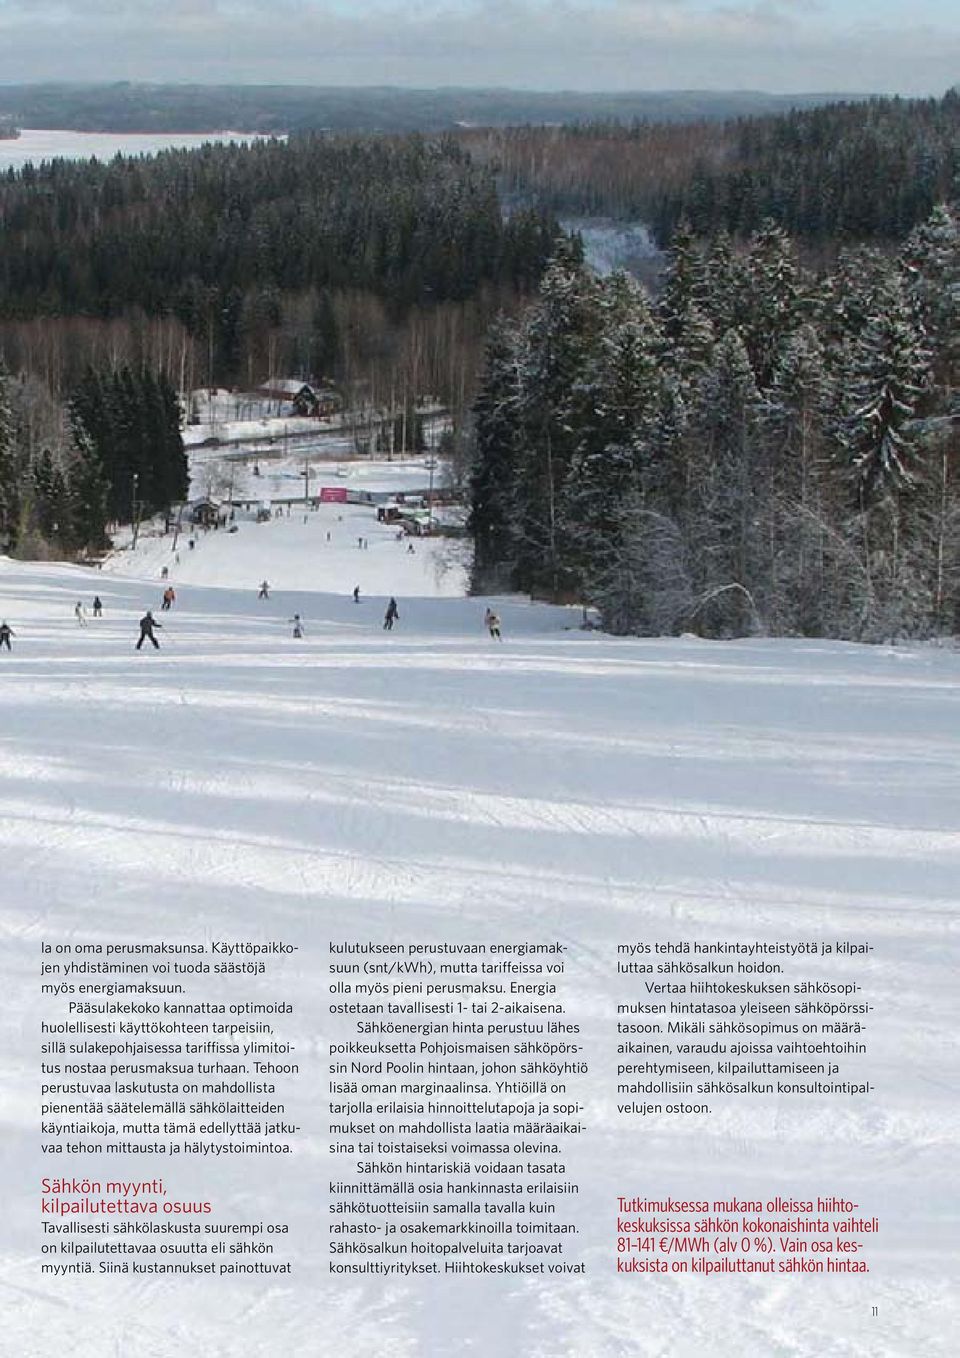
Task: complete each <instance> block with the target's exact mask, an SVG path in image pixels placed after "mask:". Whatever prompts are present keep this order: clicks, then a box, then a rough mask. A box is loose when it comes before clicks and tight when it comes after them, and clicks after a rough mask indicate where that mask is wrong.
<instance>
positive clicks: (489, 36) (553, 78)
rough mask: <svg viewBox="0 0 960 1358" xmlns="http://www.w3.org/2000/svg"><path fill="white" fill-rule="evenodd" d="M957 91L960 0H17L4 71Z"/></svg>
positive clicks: (3, 39) (5, 0) (7, 9)
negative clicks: (749, 0)
mask: <svg viewBox="0 0 960 1358" xmlns="http://www.w3.org/2000/svg"><path fill="white" fill-rule="evenodd" d="M36 80H97V81H101V80H156V81H194V82H199V83H208V84H215V83H230V82H233V83H248V84H249V83H260V82H269V83H281V84H318V85H373V84H391V85H415V86H437V85H474V86H476V85H505V86H512V87H514V88H523V89H580V90H629V89H693V88H697V89H734V88H740V89H743V88H749V89H764V90H773V91H792V92H801V91H814V90H831V91H851V92H854V91H863V90H873V91H877V92H889V93H901V94H942V93H943V92H944V90H946V89H947V88H948V87H949V86H951V85H953V84H956V83H957V82H958V81H960V4H957V3H956V0H910V2H909V3H907V0H757V2H756V3H746V4H742V3H739V2H738V0H729V2H727V3H724V2H723V0H0V82H2V83H5V84H9V83H15V82H26V81H36Z"/></svg>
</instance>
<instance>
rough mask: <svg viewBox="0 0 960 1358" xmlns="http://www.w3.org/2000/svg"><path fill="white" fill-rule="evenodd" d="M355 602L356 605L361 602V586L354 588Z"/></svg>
mask: <svg viewBox="0 0 960 1358" xmlns="http://www.w3.org/2000/svg"><path fill="white" fill-rule="evenodd" d="M353 602H354V603H355V604H358V603H359V602H360V586H359V585H354V587H353Z"/></svg>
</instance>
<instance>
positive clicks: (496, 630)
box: [483, 608, 503, 641]
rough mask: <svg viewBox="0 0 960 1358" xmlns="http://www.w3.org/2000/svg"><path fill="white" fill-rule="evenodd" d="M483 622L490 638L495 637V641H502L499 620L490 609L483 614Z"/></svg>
mask: <svg viewBox="0 0 960 1358" xmlns="http://www.w3.org/2000/svg"><path fill="white" fill-rule="evenodd" d="M483 621H484V625H485V626H486V629H487V631H488V632H489V633H490V635H491V637H495V638H496V640H497V641H502V640H503V637H502V636H501V635H500V619H499V618H498V617H497V615H496V613H494V611H493V609H492V608H488V609H487V611H486V613H484V615H483Z"/></svg>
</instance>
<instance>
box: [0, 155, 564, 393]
mask: <svg viewBox="0 0 960 1358" xmlns="http://www.w3.org/2000/svg"><path fill="white" fill-rule="evenodd" d="M555 230H556V228H555V226H554V225H553V223H551V222H550V221H548V220H546V219H544V218H542V217H540V216H538V215H536V214H532V213H527V214H520V215H516V216H514V217H512V218H511V219H510V221H509V222H506V223H504V222H503V220H502V219H501V214H500V206H499V202H498V198H497V193H496V189H495V187H494V184H493V180H492V178H491V176H490V175H489V174H488V173H487V172H486V171H481V170H478V169H476V168H475V167H474V166H473V165H472V164H471V163H470V161H469V159H468V157H467V156H466V155H465V153H464V152H463V151H461V150H460V149H459V148H458V147H457V146H456V145H455V144H454V143H453V142H450V141H446V142H442V143H431V142H426V141H424V140H421V139H420V138H417V137H414V138H409V139H405V140H393V139H387V138H381V139H375V138H369V139H361V140H357V139H347V140H338V139H333V138H324V137H302V138H295V139H292V140H291V141H289V142H281V141H270V142H265V143H255V144H254V145H251V146H231V145H220V146H210V147H206V148H204V149H202V150H200V151H192V152H191V151H169V152H165V153H164V154H162V155H159V156H156V157H152V158H138V159H123V158H117V159H116V160H114V161H112V162H111V163H110V164H108V165H100V164H97V163H89V162H85V163H73V162H64V161H57V162H53V163H52V164H49V165H44V166H42V167H40V168H39V169H36V168H33V167H31V166H28V167H27V168H26V169H25V170H23V171H21V172H20V173H11V174H10V175H8V176H7V178H6V179H5V180H4V181H2V182H0V321H14V320H33V319H34V318H35V317H38V316H39V317H45V318H47V317H59V318H66V317H85V318H97V319H100V320H107V319H114V318H120V317H124V316H127V317H129V316H132V315H135V314H141V315H145V316H147V317H167V318H172V319H174V320H176V321H178V322H179V323H180V325H181V326H182V327H183V329H184V331H185V332H186V335H187V336H189V337H190V338H191V339H192V340H195V341H200V343H201V345H202V359H203V366H202V369H201V371H200V372H195V373H194V376H195V377H198V378H199V377H201V376H202V378H203V380H205V381H207V382H213V381H215V380H219V381H231V380H237V379H239V378H240V377H247V376H248V375H253V368H254V367H257V366H262V364H261V361H260V360H261V355H256V356H253V355H251V353H250V348H251V345H254V346H256V345H261V346H262V345H263V343H264V335H265V333H267V332H270V331H273V332H275V335H274V340H275V343H274V348H275V351H276V352H275V361H276V363H277V364H279V365H281V366H283V367H287V368H290V367H294V366H296V367H297V368H298V369H303V368H304V366H306V367H307V368H308V369H309V370H310V371H315V370H319V369H321V368H322V370H324V371H328V372H331V373H332V372H334V371H335V370H336V369H337V367H338V364H340V363H341V362H342V360H343V358H344V355H343V354H342V352H339V351H338V345H337V341H336V338H335V337H334V336H333V335H332V333H331V332H332V330H333V328H334V326H335V321H334V320H333V319H331V312H332V311H333V303H332V298H333V297H334V295H336V294H347V293H349V294H354V295H361V294H362V295H364V296H366V297H369V298H372V299H375V300H376V301H379V302H381V303H382V304H383V305H384V306H385V307H386V308H387V310H388V311H389V313H390V315H391V316H392V317H393V318H394V319H396V318H398V317H402V316H403V315H404V314H405V313H406V312H407V311H408V310H409V309H410V308H412V307H413V306H414V305H417V306H421V307H432V306H436V305H438V304H441V303H443V302H463V301H466V300H468V299H471V298H473V297H475V296H476V295H477V294H478V293H479V292H480V291H481V290H482V289H484V288H492V289H497V288H504V289H506V290H518V291H524V290H527V289H529V288H530V287H531V286H532V285H533V284H535V282H536V280H537V279H538V278H539V275H540V272H541V271H542V268H543V263H544V260H545V258H546V255H547V254H548V253H549V250H550V248H551V246H552V241H553V236H554V234H555ZM6 336H7V344H8V347H10V346H12V347H13V350H14V362H16V360H17V354H16V344H15V336H14V334H13V333H11V332H10V331H9V330H7V332H6ZM318 346H319V347H320V348H322V350H323V352H317V348H318ZM191 361H192V362H194V363H195V364H196V363H197V362H198V361H199V360H198V359H197V356H196V355H191ZM255 375H256V377H257V379H258V380H263V378H264V377H265V376H266V375H267V374H266V373H264V372H262V371H260V372H257V373H256V374H255Z"/></svg>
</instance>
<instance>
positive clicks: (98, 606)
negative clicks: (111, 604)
mask: <svg viewBox="0 0 960 1358" xmlns="http://www.w3.org/2000/svg"><path fill="white" fill-rule="evenodd" d="M93 616H94V617H95V618H102V617H103V603H102V601H101V599H100V595H99V594H95V595H94V596H93Z"/></svg>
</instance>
